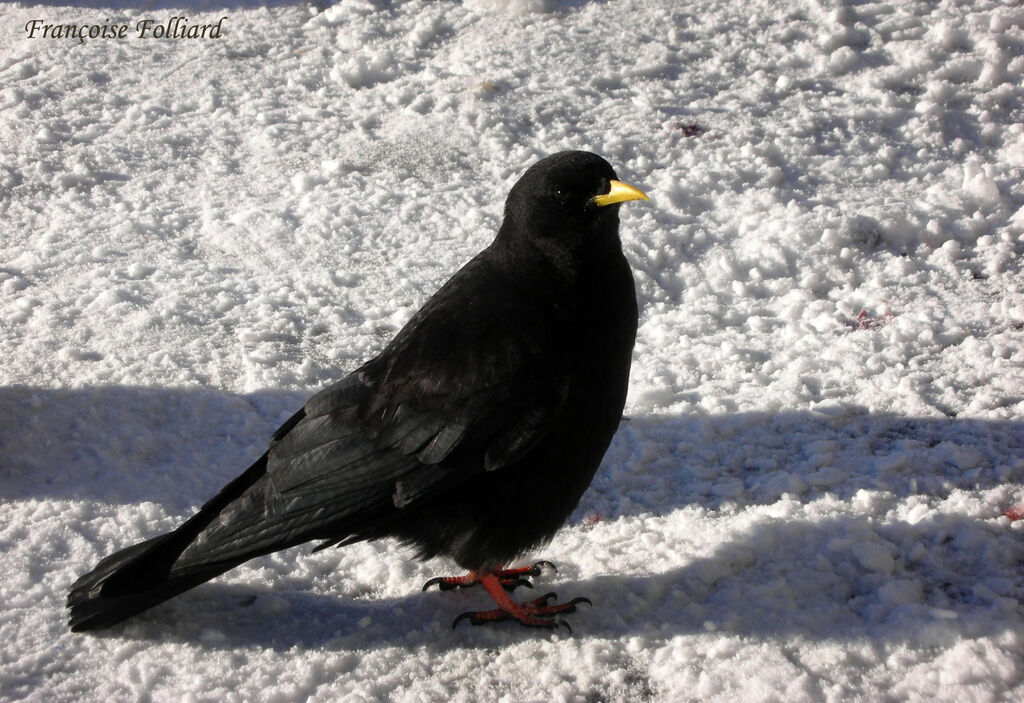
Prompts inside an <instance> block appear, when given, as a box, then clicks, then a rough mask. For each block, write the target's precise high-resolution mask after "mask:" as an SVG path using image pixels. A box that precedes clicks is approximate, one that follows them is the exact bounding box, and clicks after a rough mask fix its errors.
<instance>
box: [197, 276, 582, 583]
mask: <svg viewBox="0 0 1024 703" xmlns="http://www.w3.org/2000/svg"><path fill="white" fill-rule="evenodd" d="M489 268H490V267H489V266H488V265H487V262H486V261H484V262H481V261H479V257H478V259H475V260H474V261H473V262H470V264H467V266H466V267H464V268H463V269H462V270H461V271H460V272H459V273H458V274H456V276H455V277H453V278H452V279H451V280H450V281H449V282H448V283H447V284H446V285H445V286H444V287H442V288H441V290H439V291H438V292H437V293H436V294H435V295H434V297H433V298H431V300H430V301H428V303H427V304H426V305H425V306H424V307H423V308H422V309H421V310H420V312H419V313H417V315H416V316H414V318H413V319H412V320H410V322H409V323H408V324H407V325H406V326H405V327H404V328H403V329H402V330H401V331H400V332H399V333H398V335H396V337H395V339H394V340H393V341H392V343H391V344H390V345H389V346H388V347H387V348H386V349H385V350H384V351H383V352H382V353H381V354H380V356H378V357H377V358H375V359H374V360H372V361H370V362H369V363H367V364H365V365H364V366H363V367H362V368H360V369H359V370H357V371H355V372H353V373H352V374H351V375H349V376H348V377H346V378H345V379H342V380H341V381H339V382H337V383H335V384H333V385H331V386H329V387H327V388H325V389H324V390H322V391H321V392H319V393H317V394H316V395H315V396H313V397H312V398H310V400H309V401H308V402H307V403H306V405H305V406H304V407H303V409H302V410H300V411H299V412H298V413H296V415H295V416H293V417H292V418H291V419H290V420H289V421H288V422H286V423H285V424H284V425H283V426H282V427H281V428H280V429H279V430H278V431H277V432H276V433H275V434H274V439H273V441H272V443H271V446H270V449H269V451H268V453H267V461H266V473H265V475H264V476H262V477H261V478H260V479H259V480H258V481H256V482H254V483H253V484H252V486H251V488H249V489H248V490H246V491H245V493H244V494H243V495H241V496H240V497H239V498H238V499H237V500H234V501H232V503H231V504H230V505H228V506H227V507H226V508H225V509H224V510H223V511H222V512H221V513H220V514H219V515H218V517H217V518H215V519H214V520H213V521H212V522H211V523H210V524H209V526H208V527H206V528H205V529H204V530H203V531H202V533H201V534H200V535H199V537H198V539H197V540H196V543H195V544H194V545H193V546H192V547H190V548H189V549H188V550H186V552H185V553H184V554H183V555H182V558H183V559H184V562H183V563H187V562H188V561H190V560H203V561H208V560H210V559H231V558H234V557H236V556H238V555H240V554H243V553H255V552H265V551H272V550H273V549H280V548H283V547H284V546H289V545H292V544H298V543H300V542H304V541H308V540H310V539H328V540H331V541H339V540H343V539H345V538H347V537H349V536H350V535H357V534H361V533H363V532H365V531H367V530H370V531H372V529H373V528H374V527H375V526H376V525H377V524H379V522H380V521H383V520H386V519H387V517H388V515H389V513H390V514H393V511H394V510H395V509H401V508H405V507H407V506H409V505H410V504H412V503H414V502H416V501H421V500H427V499H430V498H432V497H434V496H436V495H438V494H440V493H443V492H444V491H445V490H446V489H447V488H448V487H450V486H452V485H453V484H455V483H459V482H461V481H463V480H465V479H466V478H467V477H469V476H471V475H472V474H473V473H475V472H477V471H496V470H500V469H503V468H504V467H507V466H509V465H510V464H512V463H514V462H515V461H516V460H517V459H518V458H520V457H521V456H522V455H523V454H524V453H525V452H526V451H528V450H529V449H530V448H531V447H532V446H534V445H535V444H536V443H537V442H538V441H539V440H540V439H541V438H542V437H544V436H545V435H546V434H547V433H548V432H549V431H550V430H551V428H552V427H553V426H554V425H555V424H556V423H557V419H558V417H559V414H560V413H561V411H562V410H563V408H564V406H565V403H566V399H567V397H568V394H569V378H570V376H569V370H568V367H567V359H568V354H567V352H565V351H564V350H563V349H562V347H564V346H565V345H564V344H563V340H562V339H561V338H560V335H562V334H563V333H564V330H560V328H559V326H558V325H556V324H554V320H553V319H552V316H551V315H550V314H547V313H545V312H544V311H541V310H537V309H536V308H535V307H534V306H533V305H532V304H531V302H530V301H524V300H522V299H521V298H519V297H517V295H518V294H517V292H516V291H514V290H509V289H507V288H505V287H504V286H503V285H502V282H501V277H500V276H497V275H495V273H494V272H493V271H491V270H489Z"/></svg>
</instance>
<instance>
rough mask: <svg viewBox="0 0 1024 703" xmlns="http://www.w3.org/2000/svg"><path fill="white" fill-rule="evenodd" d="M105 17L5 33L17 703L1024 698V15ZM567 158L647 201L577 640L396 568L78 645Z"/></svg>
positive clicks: (346, 568)
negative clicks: (181, 530) (172, 536)
mask: <svg viewBox="0 0 1024 703" xmlns="http://www.w3.org/2000/svg"><path fill="white" fill-rule="evenodd" d="M111 2H112V4H113V7H111V6H110V4H108V3H107V2H105V0H83V1H82V2H80V3H72V4H71V5H62V4H55V3H45V4H39V5H36V4H29V3H22V4H20V5H7V6H5V7H4V8H2V9H0V26H2V28H3V35H4V41H3V42H2V46H0V238H2V239H0V320H2V325H0V357H2V361H0V457H2V458H0V500H2V512H0V544H2V548H3V559H2V560H0V601H2V603H3V608H2V609H0V639H2V641H3V644H2V645H0V699H4V700H10V699H19V698H29V699H33V700H37V701H70V700H75V701H81V700H96V701H110V700H118V701H119V700H154V701H183V700H184V701H190V700H191V701H206V700H210V701H231V700H253V701H256V700H259V701H292V700H303V699H309V700H316V701H337V700H343V701H360V700H367V701H372V700H385V699H387V700H397V701H421V700H422V701H430V700H450V701H477V700H503V701H509V702H513V701H515V702H519V701H548V700H573V701H574V700H579V701H603V700H630V701H643V700H656V701H681V700H690V699H703V700H722V701H761V700H763V701H786V702H787V703H795V702H798V701H851V700H879V699H888V700H928V701H935V700H939V701H971V702H972V703H983V702H986V701H1001V700H1005V701H1020V699H1021V697H1022V696H1024V610H1022V606H1021V602H1022V599H1024V532H1022V530H1021V527H1022V526H1024V519H1021V518H1024V507H1022V505H1024V271H1022V266H1021V262H1020V258H1021V254H1022V253H1024V185H1022V175H1024V7H1022V6H1021V5H1020V3H1019V2H1014V1H1008V2H998V1H996V0H978V1H976V2H973V3H962V2H953V1H951V0H878V1H876V2H848V3H843V2H827V1H822V0H748V1H744V2H738V1H736V0H693V1H692V2H679V1H677V0H609V1H607V2H585V1H583V0H576V1H572V2H560V1H558V0H519V1H515V0H513V2H509V3H505V2H500V1H499V0H465V2H463V3H462V4H459V3H455V2H445V1H440V2H426V1H421V0H412V1H408V2H391V3H386V2H383V0H380V1H377V2H371V1H368V0H353V1H345V2H341V3H338V4H336V5H333V6H328V5H326V4H316V3H305V2H295V3H289V2H275V3H272V4H271V5H270V6H269V7H253V6H251V5H250V4H249V3H247V2H240V1H239V2H233V1H229V2H228V3H227V7H226V8H225V7H223V6H222V3H213V4H211V5H209V6H206V5H204V4H198V3H188V2H184V0H182V2H181V3H180V5H179V4H178V3H175V2H166V1H164V0H158V1H156V2H153V3H149V2H145V1H142V2H120V1H119V0H111ZM176 16H184V17H187V18H188V22H189V23H192V24H202V23H207V24H209V23H214V22H216V21H217V20H219V19H220V18H221V17H224V18H225V19H224V20H223V22H222V37H221V38H219V39H153V38H139V37H138V36H136V35H135V33H134V27H135V24H136V23H137V22H139V21H140V20H144V19H155V20H157V22H158V23H165V22H166V21H167V20H169V19H170V18H172V17H176ZM33 19H40V20H43V21H44V23H50V24H68V23H75V24H87V25H88V24H99V25H103V24H105V23H107V24H113V25H118V24H123V23H128V24H129V25H130V27H131V28H132V31H131V32H130V33H129V34H128V35H127V36H126V37H124V38H118V39H103V38H93V39H85V40H84V41H82V42H79V41H78V40H76V39H67V38H57V39H54V38H41V37H39V36H36V37H34V38H28V36H27V34H26V31H25V27H26V24H27V23H29V22H30V21H31V20H33ZM565 148H582V149H588V150H591V151H596V152H598V153H600V154H602V155H603V156H605V157H606V158H607V159H608V160H609V161H611V162H612V163H613V164H614V165H615V167H616V168H617V169H618V172H619V174H620V176H621V177H622V178H623V179H624V180H627V181H629V182H631V183H635V184H636V185H638V186H640V187H642V188H644V189H645V190H646V191H647V192H648V193H649V194H650V195H651V198H652V202H651V203H650V204H649V205H648V204H636V203H633V204H630V205H629V206H627V207H624V208H623V211H622V217H623V223H622V235H623V242H624V247H625V249H626V252H627V255H628V257H629V259H630V261H631V263H632V264H633V266H634V269H635V272H636V279H637V284H638V294H639V297H640V303H641V310H642V317H641V327H640V332H639V339H638V342H637V347H636V354H635V361H634V371H633V377H632V390H631V393H630V396H629V400H628V404H627V415H628V420H626V421H624V422H623V425H622V429H621V431H620V432H619V434H618V435H617V437H616V439H615V441H614V443H613V445H612V447H611V449H610V450H609V452H608V455H607V457H606V458H605V461H604V464H603V466H602V469H601V471H600V472H599V473H598V476H597V478H596V479H595V481H594V484H593V486H592V487H591V489H590V491H589V492H588V493H587V494H586V496H585V497H584V499H583V502H582V503H581V505H580V507H579V509H578V510H577V511H576V513H575V514H574V516H573V518H572V519H571V520H570V522H569V524H568V525H567V526H566V528H565V529H564V530H563V531H562V532H561V533H560V534H559V535H558V536H557V537H556V538H555V540H554V542H553V543H552V544H551V545H550V546H549V547H548V548H547V549H545V550H544V551H542V552H541V553H539V554H538V555H537V556H538V557H543V558H545V559H550V560H552V561H554V562H556V563H557V564H558V566H559V572H558V573H557V574H556V575H554V576H550V577H548V578H545V579H544V580H543V583H538V584H537V587H538V589H544V591H546V590H556V591H557V592H558V593H559V595H560V596H561V597H563V598H568V597H573V596H577V595H586V596H589V597H590V598H591V599H592V600H593V601H594V607H593V608H582V609H581V611H580V612H578V613H576V614H575V615H572V616H570V618H571V622H572V625H573V628H574V634H572V635H568V634H567V633H565V632H559V633H553V634H552V633H546V632H537V631H532V630H527V629H525V628H520V627H518V626H515V625H512V624H508V623H506V624H503V625H499V626H494V627H488V628H483V627H481V628H475V627H471V626H469V625H465V624H463V625H462V626H460V627H459V628H458V629H456V630H454V631H453V630H451V629H450V627H449V626H450V623H451V621H452V619H453V618H454V617H455V616H456V615H457V614H458V613H460V612H462V611H464V610H468V609H471V608H479V607H482V606H485V605H486V604H487V602H488V601H487V598H486V594H484V593H482V592H480V591H467V592H462V593H444V594H442V593H438V592H436V591H435V592H428V593H420V586H421V584H422V583H423V582H424V581H425V580H427V579H428V578H429V577H430V576H433V575H436V574H439V573H445V572H447V571H449V570H450V569H451V565H450V564H446V563H443V562H436V563H428V564H420V563H417V562H415V561H413V560H411V559H410V558H409V555H408V554H407V553H405V552H404V551H403V550H402V549H400V548H398V547H396V545H394V544H392V543H387V542H382V543H374V544H362V545H356V546H353V547H349V548H346V549H343V550H329V551H326V552H321V553H318V554H315V555H310V554H309V553H308V551H309V550H308V549H304V548H298V549H293V550H290V551H288V552H285V553H280V554H276V555H273V556H270V557H267V558H264V559H260V560H257V561H254V562H251V563H250V564H248V565H246V566H244V567H242V568H239V569H237V570H235V571H233V572H231V573H229V574H228V575H226V576H225V577H222V578H220V579H218V580H217V581H214V582H212V583H210V584H207V585H204V586H202V587H200V588H197V589H196V590H194V591H192V592H190V593H188V594H185V595H183V596H181V597H179V598H177V599H175V600H173V601H171V602H169V603H167V604H165V605H163V606H160V607H158V608H156V609H154V610H152V611H150V612H149V613H147V614H145V615H143V616H141V617H139V618H137V619H135V620H133V621H131V622H129V623H127V624H125V625H123V626H119V627H117V628H114V629H113V630H111V631H109V632H107V633H103V634H101V635H99V636H84V635H73V634H71V633H70V632H68V630H67V628H66V626H65V613H64V611H63V602H64V596H65V593H66V591H67V589H68V586H69V585H70V584H71V583H72V581H73V580H74V579H75V578H76V576H77V575H78V574H80V573H82V572H84V571H86V570H88V569H89V568H91V567H92V566H93V565H94V564H95V562H96V561H97V560H98V559H99V558H100V557H102V556H103V555H105V554H107V553H109V552H111V551H113V550H115V549H117V548H119V547H123V546H126V545H128V544H130V543H133V542H136V541H138V540H141V539H143V538H145V537H148V536H152V535H154V534H156V533H157V532H160V531H162V530H166V529H169V528H171V527H173V526H174V525H175V524H177V523H178V522H179V521H180V520H181V519H182V518H183V517H185V516H187V515H188V514H189V513H190V511H192V510H193V509H194V508H195V507H196V506H198V505H200V504H201V503H202V502H203V501H204V500H205V499H206V498H208V497H209V496H210V495H212V494H213V493H214V492H215V491H217V490H218V489H219V488H220V487H221V485H222V484H223V483H224V482H225V481H227V480H228V479H230V478H232V477H233V476H235V475H236V474H237V473H238V472H240V471H241V470H242V469H244V468H245V467H246V466H247V465H248V463H249V462H250V461H251V460H252V459H254V458H255V457H256V456H258V455H259V453H261V452H262V450H263V448H264V447H265V444H266V441H267V439H268V436H269V434H270V433H271V432H272V431H273V430H274V429H275V428H276V426H277V424H278V423H279V422H280V421H282V420H283V419H284V418H285V417H286V416H287V415H288V414H290V413H291V412H292V411H293V410H294V409H295V408H296V407H298V406H299V405H301V403H302V402H303V400H304V399H305V397H306V396H307V395H308V394H310V393H311V392H312V391H313V390H314V389H316V388H318V387H320V386H322V385H323V384H325V383H326V382H328V381H329V380H330V379H333V378H337V377H339V376H340V375H342V374H344V373H346V372H347V371H349V370H351V369H352V368H354V367H355V366H356V365H357V364H358V363H360V362H361V361H362V360H364V359H366V358H368V357H369V356H371V355H373V354H374V353H375V352H376V351H378V350H380V349H381V348H382V346H383V345H384V344H385V342H386V341H387V339H388V338H389V336H390V335H392V334H393V333H394V331H395V330H397V329H398V328H399V327H400V326H401V324H402V323H403V322H405V321H406V320H407V319H408V318H409V317H410V315H411V314H412V313H413V312H414V311H415V310H416V309H417V307H418V306H419V305H420V304H421V303H422V302H423V301H424V300H425V299H426V298H427V297H428V296H429V294H430V293H431V292H432V291H433V290H434V289H435V288H436V287H437V286H438V285H440V284H441V283H442V282H443V281H444V280H445V278H446V277H447V276H448V275H450V274H451V273H452V272H454V271H455V270H456V269H457V268H458V267H459V266H460V265H461V264H462V263H464V262H465V261H466V260H468V259H469V258H470V257H471V256H472V255H473V254H474V253H475V252H476V251H477V250H479V249H480V248H482V247H483V246H484V245H485V244H486V243H487V242H488V241H489V239H490V237H491V236H492V235H493V233H494V231H495V229H496V227H497V225H498V222H499V218H500V214H501V207H502V203H503V199H504V196H505V193H506V192H507V190H508V188H509V186H510V185H511V184H512V183H513V182H514V181H515V179H516V178H517V177H518V175H519V174H520V173H521V172H522V171H523V169H524V168H526V167H527V166H528V165H529V164H530V163H532V162H533V161H535V160H536V159H538V158H539V157H541V156H543V155H546V154H548V153H551V152H554V151H558V150H561V149H565ZM862 311H863V312H862ZM544 591H540V592H544Z"/></svg>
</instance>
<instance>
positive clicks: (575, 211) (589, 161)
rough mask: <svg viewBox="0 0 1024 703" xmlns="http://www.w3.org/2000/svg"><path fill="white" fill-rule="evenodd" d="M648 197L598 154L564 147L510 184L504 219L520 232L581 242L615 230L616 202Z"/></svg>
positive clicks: (545, 237) (533, 235)
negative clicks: (617, 174) (620, 177)
mask: <svg viewBox="0 0 1024 703" xmlns="http://www.w3.org/2000/svg"><path fill="white" fill-rule="evenodd" d="M648 199H649V198H648V197H647V195H646V194H644V192H643V191H641V190H639V189H638V188H635V187H633V186H631V185H628V184H626V183H623V182H622V181H620V180H618V176H616V174H615V169H613V168H612V167H611V164H609V163H608V162H607V161H605V160H604V159H602V158H601V157H600V156H598V155H597V154H592V153H590V152H586V151H562V152H559V153H557V154H553V155H551V156H548V157H547V158H544V159H541V160H540V161H538V162H537V163H535V164H534V165H533V166H531V167H530V168H529V169H527V171H526V173H524V174H523V176H522V177H521V178H520V179H519V180H518V181H517V182H516V184H515V185H514V186H512V190H511V191H510V192H509V195H508V200H507V201H506V202H505V222H506V225H508V224H511V226H512V227H513V228H514V229H515V230H516V231H517V233H518V234H519V236H526V237H528V238H531V239H532V238H538V237H539V238H543V239H557V240H562V241H565V242H566V243H571V242H583V241H586V240H587V239H590V238H592V237H593V236H594V235H596V234H598V233H602V232H608V231H610V232H611V233H613V234H614V233H616V232H617V225H618V221H619V218H618V209H619V208H618V205H619V204H621V203H624V202H627V201H630V200H648Z"/></svg>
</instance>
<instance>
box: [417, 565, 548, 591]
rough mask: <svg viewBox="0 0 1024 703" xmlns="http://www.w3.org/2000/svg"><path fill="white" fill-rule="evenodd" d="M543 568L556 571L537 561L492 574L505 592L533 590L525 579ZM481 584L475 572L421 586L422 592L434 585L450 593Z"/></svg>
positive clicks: (437, 579)
mask: <svg viewBox="0 0 1024 703" xmlns="http://www.w3.org/2000/svg"><path fill="white" fill-rule="evenodd" d="M545 567H547V568H550V569H551V570H552V571H558V569H556V568H555V565H554V564H552V563H551V562H550V561H538V562H534V563H533V564H530V565H529V566H520V567H516V568H514V569H499V570H497V571H494V572H493V574H494V575H495V576H496V577H497V579H498V582H499V583H500V584H501V586H502V588H504V589H505V590H506V591H514V590H515V589H516V588H518V587H519V586H526V587H527V588H533V584H532V583H530V581H529V580H528V579H526V578H525V577H526V576H540V575H541V574H542V573H543V571H544V568H545ZM481 582H482V581H481V575H480V574H479V573H477V572H470V573H468V574H465V575H463V576H435V577H434V578H432V579H430V580H429V581H427V582H426V583H425V584H423V590H424V591H425V590H427V589H428V588H430V587H431V586H433V585H434V584H437V587H438V588H440V589H441V590H442V591H451V590H453V589H456V588H469V587H470V586H475V585H477V584H478V583H481Z"/></svg>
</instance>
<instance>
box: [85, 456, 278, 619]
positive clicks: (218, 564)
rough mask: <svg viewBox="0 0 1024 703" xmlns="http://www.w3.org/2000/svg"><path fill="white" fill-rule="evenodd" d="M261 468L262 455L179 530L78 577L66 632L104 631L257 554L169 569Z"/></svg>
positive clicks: (264, 458)
mask: <svg viewBox="0 0 1024 703" xmlns="http://www.w3.org/2000/svg"><path fill="white" fill-rule="evenodd" d="M266 468H267V456H266V455H265V454H264V455H263V456H262V457H261V458H260V459H259V460H258V461H257V462H256V463H255V464H253V465H252V466H250V467H249V469H248V470H246V471H245V473H243V474H242V475H241V476H239V477H238V478H236V479H235V480H234V481H232V482H231V483H229V484H228V485H227V486H225V488H224V490H222V491H221V492H220V493H218V494H217V495H216V496H215V497H214V498H213V499H212V500H210V501H209V502H208V503H207V504H206V505H204V506H203V507H202V509H201V510H200V511H199V512H198V513H196V514H195V515H194V516H192V517H191V518H190V519H189V520H188V521H186V522H185V523H184V524H183V525H181V527H179V528H178V529H176V530H174V531H173V532H169V533H167V534H165V535H160V536H159V537H154V538H153V539H150V540H147V541H145V542H141V543H140V544H136V545H134V546H131V547H128V548H127V549H123V550H121V551H120V552H117V553H115V554H112V555H110V556H108V557H106V558H105V559H103V560H102V561H101V562H100V563H99V564H97V565H96V568H95V569H93V570H92V571H90V572H89V573H87V574H85V575H84V576H82V577H81V578H80V579H78V581H76V582H75V584H74V585H73V586H72V587H71V591H70V592H69V593H68V600H67V607H68V609H69V610H70V611H71V614H70V618H69V624H70V625H71V629H72V630H73V631H75V632H82V631H85V630H95V629H100V628H104V627H109V626H111V625H114V624H115V623H118V622H120V621H122V620H124V619H126V618H129V617H131V616H132V615H136V614H138V613H141V612H142V611H144V610H147V609H149V608H151V607H153V606H154V605H157V604H158V603H162V602H163V601H165V600H167V599H168V598H172V597H173V596H176V595H178V594H179V593H183V592H184V591H187V590H189V589H190V588H194V587H195V586H198V585H199V584H201V583H204V582H206V581H209V580H210V579H212V578H215V577H216V576H219V575H221V574H223V573H224V572H225V571H228V570H229V569H232V568H234V567H235V566H238V565H239V564H241V563H242V562H244V561H247V560H248V559H249V558H251V557H253V556H256V554H252V555H244V556H241V557H236V558H233V559H231V560H228V561H225V560H218V561H211V562H207V563H199V564H196V563H192V564H190V565H189V566H188V567H186V568H184V569H180V568H179V569H176V568H175V566H174V563H175V561H176V560H177V559H178V557H179V556H180V555H181V553H182V552H183V551H184V550H185V548H186V547H188V546H189V544H191V543H192V542H193V541H194V540H195V538H196V536H197V535H198V534H199V533H200V532H202V530H203V529H205V528H206V527H207V525H209V524H210V523H211V522H212V521H213V520H214V518H216V517H217V515H219V514H220V512H221V511H222V510H224V508H225V507H227V506H228V505H230V504H231V503H232V502H234V501H235V500H237V499H238V498H239V496H241V495H242V493H244V492H245V490H246V489H247V488H249V487H251V486H252V485H253V484H254V483H256V481H258V480H259V479H260V478H261V477H262V476H263V475H264V474H265V473H266Z"/></svg>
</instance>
